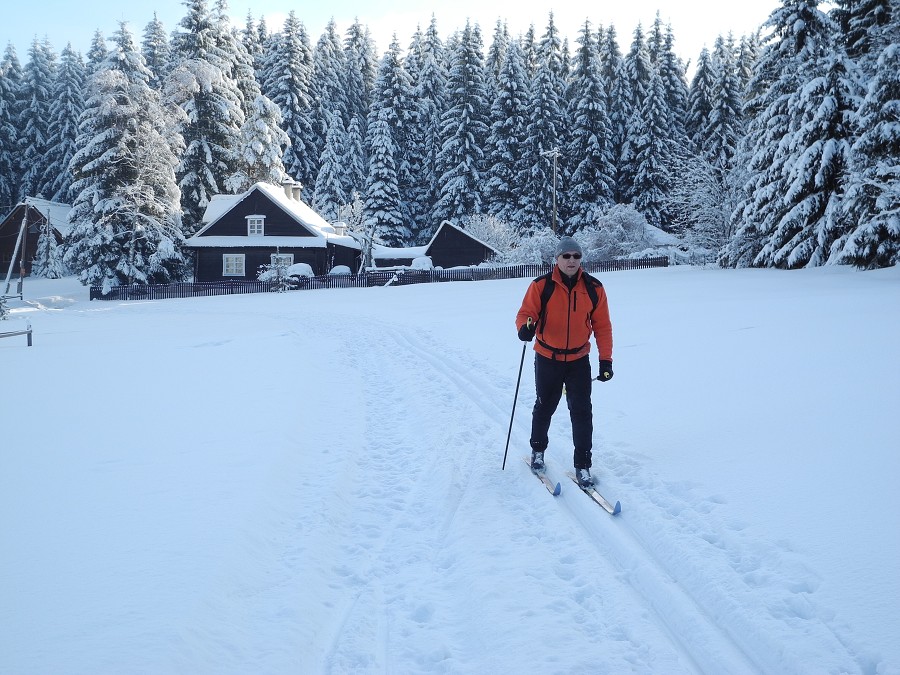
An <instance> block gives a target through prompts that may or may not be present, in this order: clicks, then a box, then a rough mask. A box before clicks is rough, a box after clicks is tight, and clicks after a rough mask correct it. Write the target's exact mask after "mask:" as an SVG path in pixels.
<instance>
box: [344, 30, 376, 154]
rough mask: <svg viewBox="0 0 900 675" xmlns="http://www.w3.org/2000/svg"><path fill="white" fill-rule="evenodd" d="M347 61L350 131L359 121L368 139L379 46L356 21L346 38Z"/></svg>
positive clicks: (346, 82)
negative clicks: (368, 123) (356, 120)
mask: <svg viewBox="0 0 900 675" xmlns="http://www.w3.org/2000/svg"><path fill="white" fill-rule="evenodd" d="M344 60H345V64H346V68H347V70H346V73H345V76H344V82H345V85H346V87H347V90H346V91H347V115H348V116H349V119H348V120H347V121H346V124H347V129H348V130H349V128H350V122H352V120H353V118H354V117H356V118H358V119H359V129H360V132H361V133H362V137H363V138H366V134H367V131H368V130H367V129H366V117H367V116H368V114H369V108H370V106H371V104H372V91H373V89H374V87H375V77H376V75H377V73H378V57H377V56H376V54H375V43H374V41H373V40H372V36H371V34H370V33H369V29H368V28H366V27H365V26H363V25H362V24H361V23H359V21H354V22H353V24H351V26H350V27H349V28H348V29H347V33H346V34H345V36H344Z"/></svg>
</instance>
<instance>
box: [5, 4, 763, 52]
mask: <svg viewBox="0 0 900 675" xmlns="http://www.w3.org/2000/svg"><path fill="white" fill-rule="evenodd" d="M210 4H212V3H210ZM779 4H780V3H779V2H778V0H749V1H748V2H743V3H723V2H722V0H681V1H679V2H672V0H668V1H666V0H614V1H613V2H609V3H606V2H583V1H582V2H571V1H568V2H559V3H556V5H553V4H551V3H547V2H543V1H538V0H451V1H450V2H447V1H446V0H444V1H443V2H435V1H434V0H381V1H379V2H372V1H371V0H369V1H366V2H363V1H362V0H332V1H331V2H327V3H323V2H315V3H312V2H306V3H303V2H296V1H294V2H291V1H289V0H254V1H253V2H248V1H247V0H232V1H231V2H230V3H229V15H230V17H231V20H232V22H233V23H234V24H236V25H238V26H243V25H244V23H245V20H246V17H247V12H248V10H249V11H250V12H252V14H253V16H254V18H255V19H257V20H258V19H259V18H260V17H261V16H265V17H266V23H267V25H268V27H269V30H270V31H272V30H278V29H280V28H281V25H282V24H283V22H284V18H285V17H286V16H287V13H288V12H289V11H291V10H294V11H295V12H296V14H297V16H298V17H299V18H300V19H301V20H302V21H303V23H304V24H305V25H306V28H307V30H308V31H309V33H310V36H311V39H312V42H313V44H315V42H316V40H317V39H318V37H319V36H320V35H321V33H322V31H323V29H324V28H325V25H326V24H327V23H328V21H329V19H331V18H334V19H335V21H336V22H337V25H338V29H339V31H340V32H341V34H343V32H344V30H345V29H346V28H347V26H348V25H350V23H352V21H353V19H354V17H358V18H359V20H360V21H361V22H362V23H364V24H366V25H367V26H368V27H369V28H370V30H371V31H372V34H373V36H374V37H375V40H376V46H377V48H378V52H379V54H380V53H381V52H383V51H384V50H385V49H386V48H387V47H388V44H389V43H390V40H391V36H392V34H393V33H395V32H396V34H397V37H398V39H399V41H400V45H401V47H403V48H406V47H407V46H408V44H409V41H410V38H411V37H412V34H413V32H414V31H415V28H416V25H417V24H419V25H421V26H422V27H423V28H424V27H427V25H428V23H429V22H430V20H431V15H432V14H434V15H435V17H436V18H437V26H438V31H439V34H440V36H441V37H442V38H446V37H447V36H448V35H449V34H450V33H452V32H453V31H454V30H456V29H458V28H462V27H463V26H464V25H465V22H466V19H467V18H468V19H471V20H473V21H477V22H478V23H479V24H480V25H481V29H482V33H483V35H484V40H485V45H486V46H487V45H489V44H490V41H491V35H492V33H493V29H494V25H495V23H496V21H497V19H498V18H501V19H505V20H506V22H507V24H508V26H509V29H510V32H511V33H512V34H513V35H518V34H519V33H522V32H524V31H525V30H527V29H528V26H529V25H530V24H534V25H535V28H536V30H537V33H538V35H540V34H541V33H543V29H544V28H545V27H546V25H547V17H548V14H549V11H550V10H551V9H552V10H553V12H554V17H555V22H556V25H557V26H558V27H559V29H560V31H561V32H562V34H563V35H566V36H568V37H569V40H570V43H571V45H572V47H574V38H575V36H576V34H577V32H578V29H579V28H580V27H581V25H582V24H583V22H584V20H585V19H586V18H587V19H589V20H590V21H591V23H592V25H593V26H594V28H596V27H597V25H598V24H603V25H604V26H609V25H610V24H612V25H614V26H615V27H616V31H617V33H618V36H619V45H620V47H621V48H622V51H623V52H624V51H627V50H628V47H629V45H630V43H631V34H632V32H633V30H634V28H635V26H637V24H638V23H639V22H640V23H641V24H642V25H643V26H644V27H645V28H646V27H648V26H649V25H650V24H651V23H652V22H653V20H654V17H655V16H656V11H657V9H659V11H660V16H661V17H662V19H663V21H664V22H670V23H671V24H672V28H673V31H674V33H675V41H676V42H675V50H676V53H678V55H679V56H681V58H682V59H684V60H685V61H687V60H688V59H690V60H691V61H696V59H697V56H698V55H699V53H700V50H701V49H702V48H703V46H704V45H705V46H707V47H710V48H712V45H713V42H714V40H715V38H716V36H717V35H718V34H720V33H721V34H726V33H727V32H728V31H729V30H731V31H733V32H734V33H735V35H736V36H740V35H741V34H744V33H749V32H751V31H752V30H754V29H755V28H756V27H758V26H759V25H760V24H762V22H763V21H764V20H765V19H766V17H767V16H768V15H769V13H770V12H771V11H772V10H773V9H774V8H775V7H777V6H778V5H779ZM154 12H155V13H156V14H157V16H158V17H159V19H160V20H161V21H162V22H163V24H164V25H165V28H166V30H167V31H168V32H171V31H172V30H174V29H175V28H176V27H177V25H178V22H179V21H180V20H181V18H182V17H183V16H184V15H185V13H186V7H185V6H184V4H182V3H181V2H180V1H179V0H125V1H124V2H123V0H91V1H90V2H83V3H77V2H72V1H71V0H66V1H65V2H63V1H61V0H44V2H36V1H35V0H31V1H26V2H21V1H20V2H13V3H6V4H5V6H4V8H3V9H2V10H0V17H2V21H0V53H2V50H5V49H6V45H7V44H8V43H12V44H13V45H14V46H15V48H16V51H17V53H18V56H19V60H20V61H21V62H22V63H23V64H24V63H25V62H26V61H27V60H28V49H29V47H30V46H31V43H32V40H33V39H34V38H35V36H37V37H38V38H39V39H43V38H44V37H47V38H49V40H50V43H51V45H53V48H54V49H55V50H56V52H57V53H59V52H61V51H62V49H63V48H64V47H65V46H66V44H67V43H68V42H71V43H72V46H73V47H74V48H75V49H77V50H79V51H81V52H82V53H85V52H87V49H88V47H89V46H90V42H91V39H92V37H93V35H94V32H95V31H96V30H97V29H99V30H100V31H101V32H102V33H103V35H104V36H105V37H110V36H111V35H112V34H113V33H114V32H115V31H116V30H117V29H118V22H119V21H127V22H128V25H129V28H130V29H131V32H132V33H133V34H134V35H135V36H136V38H137V39H138V42H140V39H141V38H142V36H143V32H144V28H145V27H146V25H147V24H148V23H149V22H150V21H151V20H152V18H153V14H154Z"/></svg>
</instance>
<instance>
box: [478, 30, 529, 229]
mask: <svg viewBox="0 0 900 675" xmlns="http://www.w3.org/2000/svg"><path fill="white" fill-rule="evenodd" d="M497 86H498V88H497V94H496V96H495V98H494V99H493V103H492V104H491V117H490V119H491V130H490V134H489V135H488V140H487V149H488V151H487V157H488V159H489V162H490V165H489V166H488V170H487V183H486V184H485V197H486V201H487V203H486V205H485V210H486V211H487V213H489V214H491V216H493V217H495V218H496V219H497V220H498V221H500V222H505V223H510V224H511V225H512V226H513V229H514V230H516V231H518V232H523V231H524V230H525V224H524V223H522V222H520V221H519V220H517V215H518V210H519V206H518V201H519V185H518V180H519V177H520V176H521V175H522V174H523V173H524V171H525V168H526V167H525V166H524V164H523V155H522V149H523V147H524V145H525V140H526V127H527V123H528V101H529V93H528V82H527V80H526V76H525V64H524V61H523V54H522V48H521V47H520V46H519V43H518V42H517V41H515V40H513V41H512V42H510V45H509V47H508V49H507V51H506V56H505V57H504V59H503V69H502V70H501V71H500V74H499V76H498V85H497ZM485 241H486V240H485Z"/></svg>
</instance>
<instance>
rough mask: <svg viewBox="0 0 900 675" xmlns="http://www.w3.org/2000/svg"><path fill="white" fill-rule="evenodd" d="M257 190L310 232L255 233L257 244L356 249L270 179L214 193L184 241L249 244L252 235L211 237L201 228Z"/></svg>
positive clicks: (350, 239) (194, 244)
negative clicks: (231, 191) (301, 234)
mask: <svg viewBox="0 0 900 675" xmlns="http://www.w3.org/2000/svg"><path fill="white" fill-rule="evenodd" d="M254 191H259V192H262V193H263V194H265V195H266V196H267V197H268V198H269V199H271V200H272V201H273V202H274V203H275V204H277V205H278V206H279V207H280V208H281V209H282V210H283V211H284V212H285V213H287V214H288V215H289V216H291V218H293V219H294V220H296V221H297V222H298V223H300V224H301V225H303V226H304V227H305V228H306V229H307V230H309V231H310V232H311V233H312V234H313V235H314V236H312V237H259V239H260V240H261V241H260V242H259V245H260V246H279V247H282V246H283V247H289V248H290V247H293V248H297V247H303V248H324V247H325V245H326V244H328V243H331V244H340V245H341V246H345V247H347V248H354V249H359V248H360V245H359V243H358V242H357V241H356V240H355V239H354V238H353V237H351V236H349V235H341V234H335V228H334V226H333V225H331V224H330V223H329V222H328V221H327V220H325V219H324V218H323V217H322V216H321V215H319V214H318V213H316V212H315V211H314V210H313V209H312V207H310V206H309V205H308V204H307V203H306V202H304V201H303V200H301V199H294V198H292V197H288V196H287V194H285V191H284V189H283V188H282V187H280V186H278V185H272V184H271V183H255V184H254V185H252V186H250V188H249V189H247V190H246V191H245V192H242V193H241V194H237V195H225V194H220V195H214V196H213V198H212V199H211V200H210V201H209V204H207V206H206V211H205V212H204V213H203V222H204V223H205V224H204V226H203V227H202V228H201V229H200V230H199V231H197V233H196V234H195V235H194V236H192V237H191V238H189V239H188V240H187V245H188V246H191V247H203V248H206V247H215V248H220V247H235V248H236V247H246V246H253V245H254V244H253V242H252V241H250V240H251V239H253V237H250V236H240V237H227V236H226V237H215V236H202V235H203V233H204V232H206V231H207V230H209V228H210V227H212V226H213V225H215V223H216V222H217V221H218V220H219V219H220V218H222V217H223V216H224V215H225V214H226V213H228V212H229V211H231V210H232V209H233V208H234V207H235V206H237V205H238V204H239V203H241V202H242V201H243V200H244V199H246V198H247V197H248V196H249V195H250V194H251V193H252V192H254Z"/></svg>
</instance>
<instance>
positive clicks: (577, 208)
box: [566, 21, 615, 230]
mask: <svg viewBox="0 0 900 675" xmlns="http://www.w3.org/2000/svg"><path fill="white" fill-rule="evenodd" d="M578 44H579V49H578V51H577V52H576V58H575V70H574V72H573V74H572V78H571V79H570V83H569V90H570V92H571V93H570V95H569V97H568V98H569V115H568V118H569V121H570V141H569V144H568V148H567V152H566V154H567V156H568V157H569V164H570V167H571V169H572V173H571V177H570V178H569V188H568V201H569V208H568V213H569V227H570V229H572V230H579V229H581V228H583V227H585V226H587V225H589V224H590V223H593V222H595V221H596V220H597V218H599V216H600V213H602V212H603V210H604V209H606V208H607V207H608V206H609V205H610V204H612V203H613V200H614V197H615V189H614V175H615V167H614V166H613V157H612V131H611V125H610V121H609V116H608V115H607V112H606V110H607V98H606V92H605V89H604V86H603V81H602V79H601V74H600V62H599V55H598V51H597V46H596V44H595V43H594V36H593V33H592V32H591V25H590V22H588V21H585V23H584V26H583V28H582V31H581V35H580V36H579V38H578Z"/></svg>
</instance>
